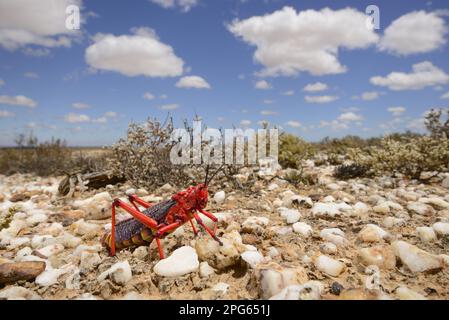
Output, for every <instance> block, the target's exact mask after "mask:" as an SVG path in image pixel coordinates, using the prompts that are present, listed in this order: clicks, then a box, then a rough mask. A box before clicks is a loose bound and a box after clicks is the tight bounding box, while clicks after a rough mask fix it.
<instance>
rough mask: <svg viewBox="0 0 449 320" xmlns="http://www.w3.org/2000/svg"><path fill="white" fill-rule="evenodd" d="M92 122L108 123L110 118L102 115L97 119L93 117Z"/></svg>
mask: <svg viewBox="0 0 449 320" xmlns="http://www.w3.org/2000/svg"><path fill="white" fill-rule="evenodd" d="M92 122H94V123H107V122H108V118H106V117H100V118H97V119H93V120H92Z"/></svg>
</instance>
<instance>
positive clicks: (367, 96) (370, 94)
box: [360, 91, 380, 101]
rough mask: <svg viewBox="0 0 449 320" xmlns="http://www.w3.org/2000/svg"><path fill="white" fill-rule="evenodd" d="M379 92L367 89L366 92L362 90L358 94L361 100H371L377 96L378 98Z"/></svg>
mask: <svg viewBox="0 0 449 320" xmlns="http://www.w3.org/2000/svg"><path fill="white" fill-rule="evenodd" d="M379 96H380V93H379V92H377V91H367V92H363V93H362V94H361V96H360V98H361V99H362V100H365V101H371V100H376V99H377V98H379Z"/></svg>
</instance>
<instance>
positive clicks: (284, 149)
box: [279, 133, 315, 169]
mask: <svg viewBox="0 0 449 320" xmlns="http://www.w3.org/2000/svg"><path fill="white" fill-rule="evenodd" d="M314 153H315V150H314V148H313V146H312V145H311V144H310V143H308V142H306V141H304V140H303V139H301V138H298V137H297V136H294V135H292V134H288V133H282V134H281V135H280V136H279V164H280V165H281V166H282V167H283V168H293V169H299V168H300V167H301V162H302V160H304V159H307V158H309V157H310V156H312V155H313V154H314Z"/></svg>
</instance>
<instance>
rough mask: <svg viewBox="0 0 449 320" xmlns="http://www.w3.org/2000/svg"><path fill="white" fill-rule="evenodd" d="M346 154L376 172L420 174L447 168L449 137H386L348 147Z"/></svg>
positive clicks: (448, 168)
mask: <svg viewBox="0 0 449 320" xmlns="http://www.w3.org/2000/svg"><path fill="white" fill-rule="evenodd" d="M348 156H349V158H350V159H351V160H352V161H354V163H356V164H357V165H360V166H364V167H367V168H369V170H370V172H371V173H373V174H375V175H384V174H394V173H401V174H404V175H405V176H408V177H410V178H416V179H417V178H419V176H420V174H421V172H424V171H438V172H447V171H449V139H448V138H446V137H440V138H435V137H429V136H420V137H414V138H406V137H403V138H402V139H396V140H394V139H391V138H388V137H387V138H385V139H383V140H382V141H381V145H380V146H373V147H368V148H364V149H360V148H356V149H351V150H349V153H348Z"/></svg>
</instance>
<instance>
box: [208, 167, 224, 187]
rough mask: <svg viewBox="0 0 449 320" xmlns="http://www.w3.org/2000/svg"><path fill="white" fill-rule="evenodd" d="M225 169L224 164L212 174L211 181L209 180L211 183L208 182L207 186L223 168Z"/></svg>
mask: <svg viewBox="0 0 449 320" xmlns="http://www.w3.org/2000/svg"><path fill="white" fill-rule="evenodd" d="M223 167H224V164H222V165H221V166H220V167H219V168H218V169H217V171H215V172H214V173H213V174H212V176H211V177H210V179H209V181H207V182H206V185H208V184H209V183H210V182H211V181H212V179H213V178H214V177H215V176H216V175H217V173H218V172H219V171H220V170H221V168H223Z"/></svg>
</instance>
